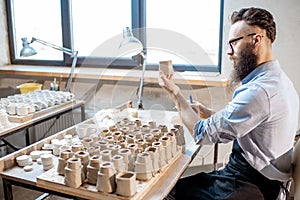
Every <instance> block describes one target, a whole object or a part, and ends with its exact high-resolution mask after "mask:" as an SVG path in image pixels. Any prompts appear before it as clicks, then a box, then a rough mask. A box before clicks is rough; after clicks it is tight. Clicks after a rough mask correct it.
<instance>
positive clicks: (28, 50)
mask: <svg viewBox="0 0 300 200" xmlns="http://www.w3.org/2000/svg"><path fill="white" fill-rule="evenodd" d="M29 44H30V43H29V42H28V40H27V38H22V45H23V48H22V50H21V52H20V56H21V57H27V56H32V55H35V54H36V51H35V50H34V48H32V47H31V46H29Z"/></svg>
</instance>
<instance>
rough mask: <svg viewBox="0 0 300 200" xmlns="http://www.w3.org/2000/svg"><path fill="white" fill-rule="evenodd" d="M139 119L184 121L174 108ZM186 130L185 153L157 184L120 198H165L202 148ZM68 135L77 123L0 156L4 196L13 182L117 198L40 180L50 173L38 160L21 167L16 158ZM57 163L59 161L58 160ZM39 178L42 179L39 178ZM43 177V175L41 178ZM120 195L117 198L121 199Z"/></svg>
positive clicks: (69, 194) (9, 195) (75, 194)
mask: <svg viewBox="0 0 300 200" xmlns="http://www.w3.org/2000/svg"><path fill="white" fill-rule="evenodd" d="M138 115H139V118H140V119H141V121H144V120H148V121H149V120H151V121H155V122H158V123H163V124H166V125H167V126H168V127H169V126H173V125H174V124H181V123H180V120H179V117H178V113H177V112H171V111H158V110H139V111H138ZM91 121H92V120H91V119H90V120H86V121H84V122H81V123H91ZM184 129H185V132H184V136H185V147H186V148H185V152H184V153H181V152H180V154H178V155H179V156H178V157H177V158H176V159H175V160H174V162H172V164H171V165H170V166H169V167H167V168H166V169H165V170H163V172H162V173H161V174H160V175H159V179H157V180H156V181H155V182H154V184H153V185H152V186H151V187H149V188H147V190H145V191H144V192H143V193H142V194H138V195H134V196H133V197H132V198H121V197H120V199H130V200H131V199H134V200H137V199H147V200H148V199H153V200H157V199H163V198H164V197H165V196H166V195H167V194H168V193H169V191H170V190H171V189H172V188H173V186H174V185H175V184H176V182H177V180H178V179H179V178H180V176H181V174H182V173H183V172H184V170H185V169H186V168H187V166H188V165H189V163H190V162H191V160H192V159H193V156H194V155H196V154H197V153H198V151H199V150H200V147H199V146H198V145H196V144H195V142H194V140H193V138H192V136H191V135H190V134H189V132H188V131H187V129H186V128H185V127H184ZM65 134H72V135H74V134H76V130H75V126H73V127H70V128H68V129H66V130H64V131H61V132H59V133H57V134H55V135H52V136H50V137H48V138H45V139H44V140H41V141H39V142H37V143H34V144H32V145H30V146H28V147H26V148H24V149H22V150H19V151H17V152H15V153H13V154H11V155H8V156H6V157H3V158H2V159H0V175H1V177H2V179H3V184H4V188H5V190H6V191H5V198H6V199H12V198H13V196H12V193H11V189H12V184H13V185H21V186H24V187H28V188H31V189H36V190H41V191H44V192H49V193H51V194H57V195H60V196H65V197H73V198H74V197H75V198H76V197H79V198H83V199H108V200H111V199H116V197H114V198H112V197H110V196H109V195H107V196H105V195H104V196H103V194H101V193H100V192H95V191H88V189H86V188H85V187H80V188H70V187H67V186H65V185H56V184H52V183H47V182H45V181H41V182H40V179H43V176H44V174H46V173H48V171H47V172H45V171H44V170H43V169H42V165H38V164H37V163H34V164H33V167H34V170H33V171H31V172H24V170H23V168H21V167H18V166H17V164H16V160H15V158H16V157H18V156H20V155H24V154H29V153H30V152H31V151H33V150H39V149H41V148H42V146H43V144H45V143H50V141H51V140H52V139H55V138H58V139H61V138H63V136H64V135H65ZM55 162H57V161H55ZM38 177H40V178H38ZM41 177H42V178H41ZM118 198H119V197H117V199H118Z"/></svg>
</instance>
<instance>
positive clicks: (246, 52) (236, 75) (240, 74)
mask: <svg viewBox="0 0 300 200" xmlns="http://www.w3.org/2000/svg"><path fill="white" fill-rule="evenodd" d="M253 50H254V45H252V44H247V45H246V47H245V48H244V49H243V50H242V51H241V54H240V57H239V59H238V60H237V63H236V64H234V69H233V71H232V73H231V74H230V77H229V86H231V87H236V86H237V85H239V84H240V82H241V81H242V80H243V79H244V78H245V77H246V76H247V75H248V74H250V73H251V72H252V71H253V70H254V69H255V68H256V67H257V60H258V56H257V55H255V54H254V52H253Z"/></svg>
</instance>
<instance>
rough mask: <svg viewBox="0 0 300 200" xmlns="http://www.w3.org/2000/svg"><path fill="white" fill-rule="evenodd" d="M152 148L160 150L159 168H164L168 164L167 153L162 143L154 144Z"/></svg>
mask: <svg viewBox="0 0 300 200" xmlns="http://www.w3.org/2000/svg"><path fill="white" fill-rule="evenodd" d="M152 146H154V147H156V148H158V152H159V168H160V169H161V168H163V167H164V166H165V165H166V164H167V160H166V151H165V148H164V146H163V144H162V142H154V143H153V144H152Z"/></svg>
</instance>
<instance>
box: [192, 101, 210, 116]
mask: <svg viewBox="0 0 300 200" xmlns="http://www.w3.org/2000/svg"><path fill="white" fill-rule="evenodd" d="M188 103H189V104H190V106H191V107H192V108H193V110H194V111H195V112H196V113H198V115H199V117H200V118H202V119H206V118H208V117H210V116H211V115H212V114H214V113H215V111H214V110H212V109H209V108H207V107H206V106H204V105H203V104H202V103H200V102H198V101H193V102H192V103H191V102H190V101H188Z"/></svg>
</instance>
